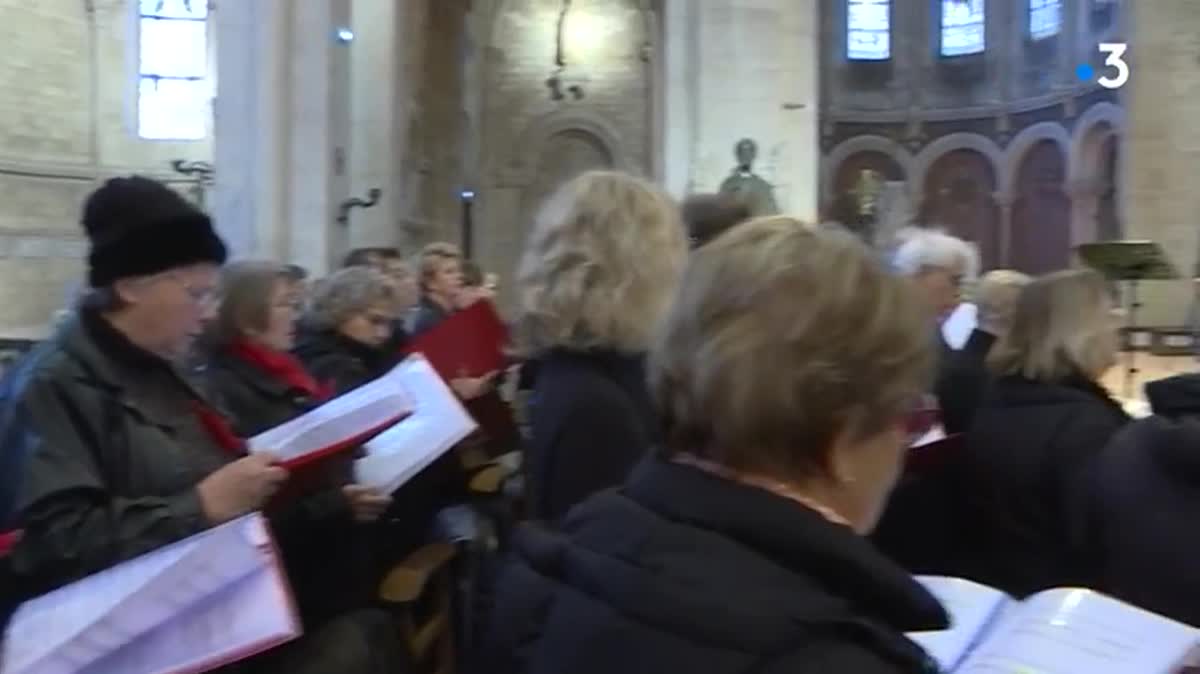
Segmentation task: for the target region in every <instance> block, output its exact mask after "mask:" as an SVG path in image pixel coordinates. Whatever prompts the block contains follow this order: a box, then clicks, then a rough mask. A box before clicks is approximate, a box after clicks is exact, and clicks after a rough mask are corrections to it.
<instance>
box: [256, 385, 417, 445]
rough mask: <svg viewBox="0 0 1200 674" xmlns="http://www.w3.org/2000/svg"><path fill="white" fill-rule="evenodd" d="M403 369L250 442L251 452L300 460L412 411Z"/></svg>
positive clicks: (348, 393) (331, 401)
mask: <svg viewBox="0 0 1200 674" xmlns="http://www.w3.org/2000/svg"><path fill="white" fill-rule="evenodd" d="M402 374H403V373H402V371H401V370H400V366H397V367H396V368H394V369H392V371H391V372H389V373H387V374H386V375H384V376H382V377H380V378H378V379H376V380H374V381H372V382H370V383H368V384H364V385H363V386H360V387H358V388H356V389H354V390H353V391H349V392H347V393H345V394H343V395H341V396H338V397H337V398H334V399H333V400H330V401H329V402H327V403H325V404H324V405H321V406H320V407H318V408H316V409H314V410H312V411H310V412H308V413H306V414H304V415H301V416H299V417H297V418H295V419H292V420H291V421H289V422H287V423H285V424H282V425H280V426H276V427H275V428H272V429H271V430H269V431H265V432H263V433H260V434H259V435H256V436H254V437H253V438H251V439H250V440H249V442H248V443H247V445H248V447H249V450H250V451H251V452H270V453H272V454H274V455H275V456H276V457H278V458H279V459H280V460H281V461H289V460H294V459H297V458H300V457H302V456H304V455H306V454H310V453H312V452H316V451H319V450H321V449H325V448H326V447H330V446H333V445H336V444H339V443H342V442H345V441H346V440H348V439H351V438H354V437H355V436H358V435H361V434H363V433H367V432H369V431H371V430H372V429H375V428H378V427H380V426H382V425H384V424H387V423H388V422H390V421H392V420H394V419H396V418H397V417H398V416H401V415H403V414H405V413H407V412H409V411H411V410H412V407H413V401H412V398H411V397H410V396H409V395H408V394H407V393H406V392H405V390H404V387H403V385H402V384H401V379H402Z"/></svg>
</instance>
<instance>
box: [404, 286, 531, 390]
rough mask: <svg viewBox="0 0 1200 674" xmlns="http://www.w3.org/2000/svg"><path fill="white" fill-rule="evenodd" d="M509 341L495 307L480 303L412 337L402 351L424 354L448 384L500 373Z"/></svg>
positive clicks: (486, 302) (504, 363)
mask: <svg viewBox="0 0 1200 674" xmlns="http://www.w3.org/2000/svg"><path fill="white" fill-rule="evenodd" d="M508 339H509V336H508V326H506V325H505V324H504V321H502V320H500V315H499V314H497V313H496V307H495V306H493V305H492V303H491V302H489V301H487V300H480V301H478V302H476V303H474V304H472V305H471V306H469V307H467V308H466V309H463V310H461V311H457V312H455V313H453V314H450V316H448V317H447V318H446V319H445V320H443V321H442V322H441V323H438V324H437V325H435V326H433V327H432V328H430V329H429V330H427V331H425V332H423V333H421V334H420V335H417V336H416V337H414V338H413V339H412V340H411V341H410V342H409V343H408V344H407V345H406V346H405V349H404V351H405V354H406V355H407V354H410V353H421V354H423V355H424V356H425V358H426V359H427V360H428V361H429V364H430V365H432V366H433V369H434V370H436V371H437V373H438V374H439V375H441V377H442V379H445V380H446V381H450V380H451V379H457V378H459V377H482V376H483V375H485V374H488V373H490V372H495V371H498V370H503V369H504V368H505V366H506V365H507V357H506V356H505V354H504V348H505V347H506V346H507V345H508Z"/></svg>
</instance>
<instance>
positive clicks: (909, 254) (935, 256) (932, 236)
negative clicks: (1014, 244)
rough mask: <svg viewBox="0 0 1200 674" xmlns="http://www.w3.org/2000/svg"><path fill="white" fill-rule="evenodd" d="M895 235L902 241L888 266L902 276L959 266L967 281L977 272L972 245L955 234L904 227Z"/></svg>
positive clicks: (977, 259) (976, 258) (975, 254)
mask: <svg viewBox="0 0 1200 674" xmlns="http://www.w3.org/2000/svg"><path fill="white" fill-rule="evenodd" d="M899 236H900V238H901V239H902V241H901V243H900V246H899V247H898V248H897V249H896V252H895V253H894V254H893V256H892V268H893V269H895V271H896V273H898V274H900V275H902V276H916V275H917V274H920V273H921V272H923V271H925V270H928V269H934V268H940V269H955V268H961V269H962V273H963V276H964V277H966V278H967V279H968V280H971V279H974V278H975V276H976V275H977V274H978V273H979V255H978V253H976V251H975V248H974V247H973V246H971V244H969V243H967V242H966V241H963V240H962V239H960V238H958V237H956V236H951V235H949V234H947V233H945V232H944V231H941V230H939V229H926V228H921V227H914V228H910V229H908V230H905V231H904V232H902V233H901V234H900V235H899Z"/></svg>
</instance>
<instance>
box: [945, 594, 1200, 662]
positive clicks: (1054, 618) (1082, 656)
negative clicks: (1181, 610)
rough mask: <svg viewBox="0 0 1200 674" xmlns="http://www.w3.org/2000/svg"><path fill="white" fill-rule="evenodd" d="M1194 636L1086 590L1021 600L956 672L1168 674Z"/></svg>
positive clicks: (1183, 628)
mask: <svg viewBox="0 0 1200 674" xmlns="http://www.w3.org/2000/svg"><path fill="white" fill-rule="evenodd" d="M1198 642H1200V631H1198V630H1196V629H1195V628H1193V627H1190V626H1188V625H1184V624H1182V623H1178V622H1175V621H1173V620H1169V619H1167V618H1164V617H1162V616H1158V615H1155V614H1153V613H1149V612H1147V611H1143V610H1141V609H1138V608H1134V607H1133V606H1129V605H1128V604H1123V603H1121V602H1119V601H1117V600H1115V599H1112V598H1109V597H1105V596H1103V595H1101V594H1098V593H1096V592H1092V591H1090V590H1051V591H1048V592H1043V593H1041V594H1037V595H1034V596H1033V597H1030V598H1029V599H1026V600H1025V602H1024V603H1023V605H1022V606H1021V607H1020V608H1019V609H1018V610H1015V611H1013V612H1012V613H1011V614H1008V615H1006V616H1005V617H1004V619H1003V620H1002V621H1001V622H1000V623H999V624H998V625H996V628H995V629H994V630H993V631H992V634H991V635H989V637H988V639H987V640H986V641H985V642H984V643H983V644H982V645H981V646H980V647H979V648H977V649H976V650H975V653H974V654H973V655H971V656H970V657H969V658H967V661H966V662H965V663H964V664H963V666H962V667H961V668H959V670H958V671H959V672H962V673H963V674H999V673H1001V672H1003V673H1004V674H1012V673H1013V672H1021V673H1022V674H1026V673H1028V674H1170V673H1171V672H1173V671H1174V670H1175V669H1176V668H1177V666H1178V665H1179V664H1180V663H1182V662H1183V661H1184V659H1185V658H1186V657H1187V656H1188V655H1189V653H1190V652H1191V651H1192V650H1193V649H1194V648H1195V646H1196V644H1197V643H1198Z"/></svg>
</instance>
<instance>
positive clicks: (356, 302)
mask: <svg viewBox="0 0 1200 674" xmlns="http://www.w3.org/2000/svg"><path fill="white" fill-rule="evenodd" d="M395 302H396V288H395V286H394V285H393V284H392V281H391V280H390V279H388V277H387V276H385V275H384V274H383V272H380V271H378V270H376V269H374V268H372V267H347V268H345V269H342V270H340V271H338V272H336V273H334V274H333V275H331V276H329V277H328V278H326V279H323V280H322V281H321V282H320V283H318V284H317V287H316V289H315V290H314V291H313V297H312V303H311V304H310V306H309V312H308V316H307V322H308V324H309V325H311V326H313V327H315V328H320V329H334V328H337V327H338V326H340V325H341V324H342V323H345V322H346V321H347V320H349V319H351V318H353V317H354V316H356V315H358V314H361V313H363V312H366V311H368V310H370V309H371V308H372V307H376V306H387V307H389V309H390V307H392V306H393V305H394V304H395Z"/></svg>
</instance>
